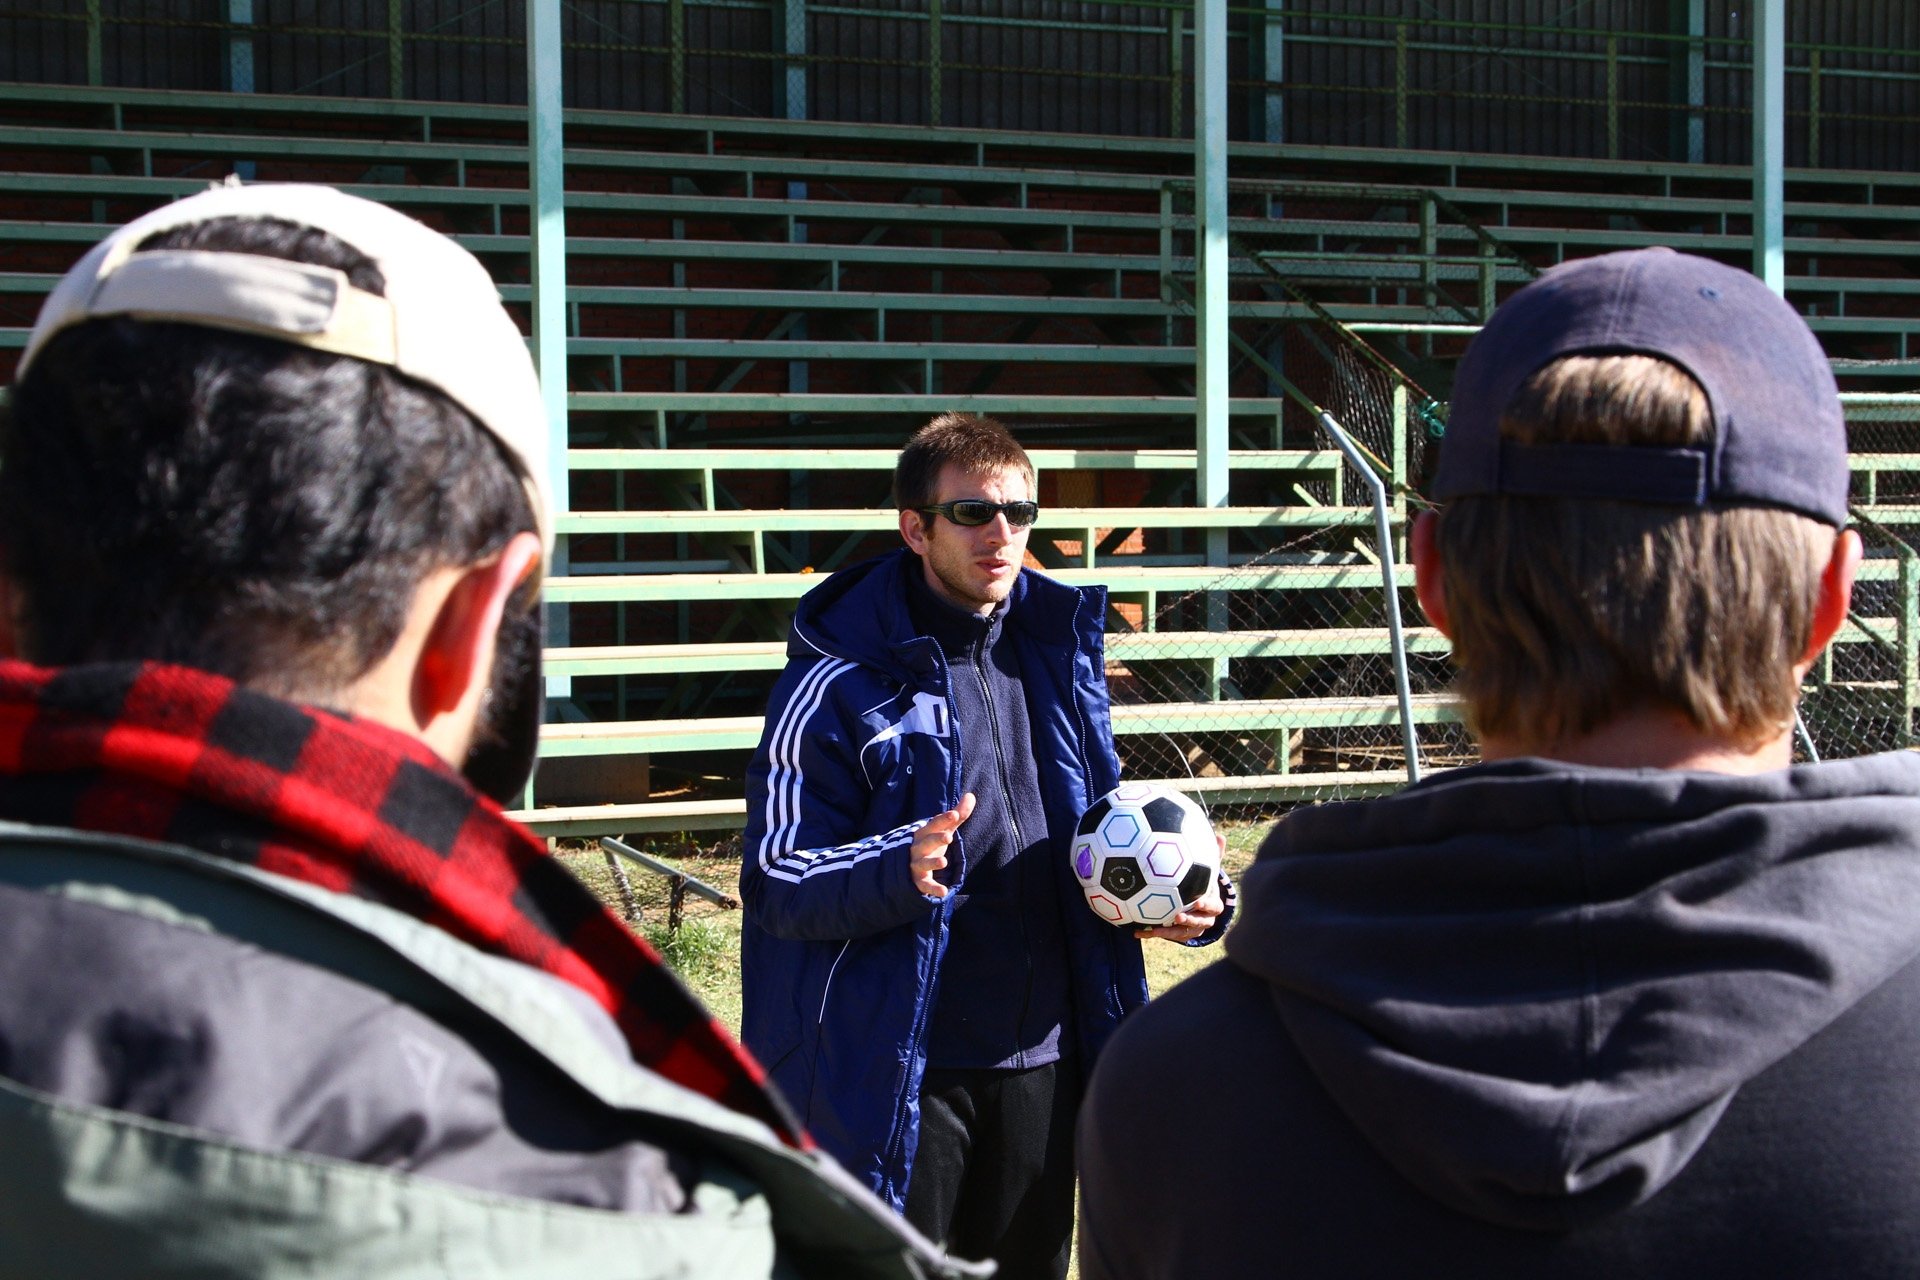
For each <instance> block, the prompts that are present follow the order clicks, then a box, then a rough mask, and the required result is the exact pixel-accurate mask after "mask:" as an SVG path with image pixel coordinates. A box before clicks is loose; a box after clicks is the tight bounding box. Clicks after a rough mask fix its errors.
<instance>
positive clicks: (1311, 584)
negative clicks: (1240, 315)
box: [1108, 324, 1474, 806]
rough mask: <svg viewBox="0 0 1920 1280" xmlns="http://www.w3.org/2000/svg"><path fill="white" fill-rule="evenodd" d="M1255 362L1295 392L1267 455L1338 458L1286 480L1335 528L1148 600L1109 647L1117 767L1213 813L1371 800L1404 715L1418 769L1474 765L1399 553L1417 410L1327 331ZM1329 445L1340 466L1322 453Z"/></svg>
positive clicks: (1279, 544)
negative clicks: (1341, 438) (1166, 784)
mask: <svg viewBox="0 0 1920 1280" xmlns="http://www.w3.org/2000/svg"><path fill="white" fill-rule="evenodd" d="M1263 359H1264V360H1265V361H1266V363H1267V364H1268V365H1269V366H1270V367H1271V368H1272V369H1273V370H1274V371H1275V372H1277V373H1281V376H1283V377H1284V379H1285V381H1286V383H1287V384H1288V386H1289V388H1290V392H1289V394H1291V395H1294V396H1296V400H1294V401H1290V402H1289V403H1288V406H1287V409H1286V412H1285V413H1284V414H1283V415H1282V418H1281V423H1280V428H1279V432H1278V435H1279V441H1278V442H1279V443H1280V444H1281V445H1282V446H1283V447H1285V448H1290V449H1308V450H1318V451H1325V452H1326V453H1329V454H1334V455H1335V456H1337V457H1339V458H1340V463H1339V466H1338V467H1337V468H1335V469H1332V470H1329V471H1324V472H1319V473H1316V478H1314V479H1312V480H1308V481H1300V482H1296V483H1294V484H1293V485H1292V493H1291V495H1290V501H1291V503H1292V504H1295V505H1298V506H1302V507H1316V508H1323V509H1325V513H1326V514H1329V515H1331V516H1333V517H1335V518H1332V519H1329V520H1328V522H1326V523H1324V524H1322V525H1320V526H1319V527H1314V528H1311V529H1295V530H1291V531H1288V532H1287V533H1286V534H1285V535H1284V536H1280V537H1278V538H1275V539H1272V540H1270V541H1269V542H1267V543H1265V544H1258V543H1252V542H1249V543H1248V544H1247V545H1246V546H1244V547H1237V548H1236V554H1235V555H1234V556H1233V557H1232V559H1233V560H1234V561H1235V563H1233V564H1232V565H1230V566H1226V567H1223V568H1222V569H1221V570H1220V573H1219V576H1218V577H1217V579H1215V580H1214V581H1212V582H1210V583H1209V584H1208V585H1207V586H1206V587H1205V588H1204V589H1202V590H1198V591H1193V592H1189V593H1184V594H1181V595H1179V596H1177V597H1174V598H1171V599H1164V600H1157V601H1155V602H1153V607H1152V608H1151V610H1150V611H1147V612H1144V613H1142V614H1141V615H1140V616H1139V617H1138V618H1137V619H1128V622H1129V623H1130V624H1131V625H1130V626H1129V628H1128V629H1127V630H1123V631H1120V632H1118V633H1116V634H1113V635H1110V636H1109V659H1110V661H1109V675H1108V679H1109V685H1110V687H1111V688H1112V691H1113V698H1114V703H1115V713H1114V723H1115V728H1116V731H1117V733H1116V737H1117V740H1118V742H1119V744H1120V750H1121V754H1122V757H1123V764H1124V766H1125V768H1126V772H1127V773H1128V775H1129V776H1134V777H1151V778H1159V779H1169V780H1174V781H1179V782H1181V783H1182V784H1183V785H1184V786H1186V787H1188V788H1190V789H1191V790H1193V791H1194V792H1195V793H1196V794H1197V795H1198V796H1199V798H1201V799H1202V800H1203V801H1207V802H1209V803H1211V804H1213V805H1216V806H1217V805H1254V804H1257V805H1279V804H1290V803H1297V802H1302V801H1313V800H1325V799H1336V798H1342V797H1348V796H1357V795H1365V794H1372V793H1376V792H1380V791H1385V790H1390V789H1392V788H1394V787H1397V786H1399V785H1402V784H1404V783H1405V781H1406V780H1407V778H1408V776H1409V771H1408V762H1407V752H1406V746H1405V744H1406V737H1405V728H1404V726H1403V716H1410V718H1411V720H1412V723H1413V735H1414V739H1415V741H1416V743H1417V751H1418V757H1419V763H1420V764H1421V765H1422V766H1423V767H1425V768H1436V767H1440V768H1444V767H1449V766H1452V765H1456V764H1460V763H1465V762H1468V761H1470V760H1472V759H1473V758H1474V747H1473V744H1472V742H1471V740H1470V739H1469V738H1468V737H1467V735H1466V734H1465V732H1464V730H1463V728H1462V726H1461V725H1460V724H1459V722H1458V718H1457V714H1456V712H1455V709H1454V707H1453V705H1452V702H1451V700H1450V699H1449V698H1448V697H1447V695H1446V692H1445V690H1446V684H1447V680H1448V672H1447V668H1446V661H1445V659H1446V653H1447V649H1448V646H1447V642H1446V640H1445V638H1444V637H1442V636H1441V635H1440V634H1439V633H1438V632H1437V631H1435V630H1434V629H1433V628H1431V627H1429V626H1427V625H1426V624H1425V620H1424V619H1423V618H1422V616H1421V615H1420V612H1419V609H1418V606H1417V604H1416V603H1415V601H1414V599H1413V591H1412V573H1411V569H1410V567H1409V565H1408V561H1407V556H1406V546H1405V535H1406V523H1407V516H1408V511H1409V508H1410V504H1412V505H1413V506H1415V507H1417V505H1418V502H1419V500H1418V498H1417V497H1413V496H1412V495H1411V494H1410V491H1409V489H1408V486H1407V483H1406V479H1407V477H1408V476H1409V475H1410V474H1418V473H1419V472H1420V471H1421V470H1422V468H1423V467H1424V465H1425V454H1426V451H1427V449H1428V448H1429V443H1428V430H1427V425H1426V418H1424V417H1423V415H1422V413H1421V412H1420V410H1421V408H1422V406H1421V404H1420V402H1419V401H1418V399H1417V398H1416V395H1415V394H1414V393H1411V392H1410V391H1409V390H1408V388H1407V385H1406V383H1405V381H1404V380H1402V379H1397V378H1396V377H1395V376H1394V375H1393V374H1392V372H1391V371H1390V367H1389V366H1388V365H1386V363H1385V362H1384V361H1382V360H1380V359H1379V358H1377V357H1374V356H1370V355H1369V353H1368V352H1367V351H1366V350H1365V349H1364V348H1362V347H1361V346H1359V345H1357V344H1355V343H1353V342H1351V341H1347V340H1345V339H1343V338H1342V337H1340V336H1339V335H1337V334H1333V333H1330V332H1328V331H1326V330H1325V327H1324V326H1319V325H1307V324H1293V325H1287V326H1283V327H1282V328H1281V329H1279V330H1278V331H1276V332H1275V333H1274V334H1272V335H1271V336H1270V340H1269V341H1268V342H1267V343H1266V345H1265V348H1264V355H1263ZM1309 406H1313V407H1309ZM1316 408H1317V410H1319V411H1324V414H1325V418H1326V419H1331V423H1329V422H1327V421H1326V420H1325V419H1323V418H1322V417H1321V416H1320V413H1319V412H1316ZM1340 432H1344V433H1345V434H1346V435H1347V436H1348V437H1349V443H1350V445H1351V447H1352V449H1353V452H1352V453H1351V454H1350V455H1342V454H1339V453H1337V452H1336V450H1337V449H1338V447H1339V442H1338V441H1337V440H1336V438H1335V437H1336V435H1337V434H1338V433H1340ZM1370 480H1377V481H1379V482H1380V483H1379V485H1378V488H1379V492H1380V495H1381V500H1382V502H1383V504H1384V508H1385V510H1384V512H1376V509H1375V505H1374V487H1373V486H1372V485H1370V484H1369V481H1370ZM1382 515H1384V522H1385V524H1386V526H1387V529H1388V537H1387V541H1386V546H1385V547H1384V548H1383V547H1382V544H1381V537H1380V527H1381V523H1382ZM1383 552H1384V554H1383ZM1389 565H1391V566H1392V569H1393V580H1394V585H1393V587H1392V588H1391V589H1392V591H1393V592H1394V593H1395V596H1394V598H1393V602H1394V603H1395V604H1397V606H1398V614H1399V616H1398V618H1395V617H1394V616H1393V613H1394V610H1393V609H1392V608H1390V605H1389V595H1388V590H1389V588H1388V585H1387V581H1388V579H1387V574H1388V567H1389ZM1396 630H1397V631H1398V635H1399V641H1400V643H1399V646H1398V647H1399V650H1400V653H1401V654H1402V655H1403V658H1404V663H1405V672H1406V679H1405V693H1406V695H1407V697H1406V699H1405V701H1404V702H1403V701H1402V698H1401V692H1402V690H1401V681H1400V679H1399V674H1398V670H1397V662H1396V653H1395V651H1396V645H1395V633H1396Z"/></svg>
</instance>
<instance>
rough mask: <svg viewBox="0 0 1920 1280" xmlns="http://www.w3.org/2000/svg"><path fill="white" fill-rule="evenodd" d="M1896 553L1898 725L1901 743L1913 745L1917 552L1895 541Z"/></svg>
mask: <svg viewBox="0 0 1920 1280" xmlns="http://www.w3.org/2000/svg"><path fill="white" fill-rule="evenodd" d="M1894 549H1895V550H1896V551H1897V552H1898V553H1899V555H1900V621H1899V624H1898V626H1899V635H1898V642H1899V645H1900V712H1901V716H1900V728H1901V744H1900V745H1902V746H1912V745H1913V731H1914V730H1913V716H1914V710H1915V704H1916V702H1920V554H1915V552H1914V550H1913V549H1912V548H1911V547H1909V546H1907V545H1906V544H1905V543H1903V542H1895V543H1894Z"/></svg>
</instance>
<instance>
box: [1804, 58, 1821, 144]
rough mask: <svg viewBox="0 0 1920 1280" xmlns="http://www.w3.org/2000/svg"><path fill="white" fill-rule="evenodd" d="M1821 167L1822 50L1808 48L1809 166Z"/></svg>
mask: <svg viewBox="0 0 1920 1280" xmlns="http://www.w3.org/2000/svg"><path fill="white" fill-rule="evenodd" d="M1819 167H1820V51H1819V50H1818V49H1809V50H1807V168H1809V169H1818V168H1819Z"/></svg>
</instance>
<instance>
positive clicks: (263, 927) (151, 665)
mask: <svg viewBox="0 0 1920 1280" xmlns="http://www.w3.org/2000/svg"><path fill="white" fill-rule="evenodd" d="M546 432H547V426H546V422H545V418H544V414H543V410H542V405H541V400H540V397H539V394H538V388H537V385H536V383H535V379H534V374H533V368H532V364H531V361H530V360H529V358H528V355H527V351H526V347H525V343H524V341H523V339H522V338H521V336H520V334H519V332H518V330H517V328H516V327H515V325H514V323H513V321H512V320H511V318H510V317H509V316H508V315H507V313H506V312H505V310H504V309H503V308H502V306H501V305H500V302H499V298H498V294H497V293H496V291H495V289H494V287H493V284H492V281H491V280H490V279H489V278H488V276H487V274H486V272H485V271H484V270H483V269H482V268H481V267H480V265H479V263H478V262H476V261H475V260H474V259H473V258H472V257H471V256H470V255H468V254H467V253H466V252H465V251H464V250H462V249H460V248H459V247H457V246H456V245H455V244H453V242H452V241H450V240H448V239H446V238H445V237H443V236H441V235H439V234H438V233H436V232H434V231H432V230H430V229H429V228H427V227H425V226H423V225H421V224H420V223H417V222H414V221H413V220H411V219H409V218H406V217H404V216H402V215H400V214H398V213H395V212H394V211H392V210H390V209H387V208H384V207H382V206H380V205H377V204H373V203H371V202H368V201H365V200H361V199H358V198H355V197H352V196H348V195H344V194H342V193H340V192H338V191H334V190H331V189H327V188H321V187H306V186H259V187H231V186H229V187H223V188H217V189H215V190H212V191H209V192H207V193H205V194H202V195H199V196H195V197H192V198H190V199H187V200H183V201H180V202H179V203H177V204H173V205H170V206H167V207H166V208H163V209H160V210H158V211H156V212H154V213H152V214H149V215H147V216H145V217H143V218H140V219H138V220H136V221H135V222H133V223H131V224H129V225H128V226H126V227H123V228H121V229H120V230H118V231H117V232H115V233H114V234H113V235H111V236H109V237H108V238H107V239H106V240H105V241H103V242H102V243H101V244H99V245H98V246H96V247H95V248H94V249H93V250H92V251H91V252H90V253H88V254H87V256H86V257H85V258H84V259H83V260H82V261H81V262H80V263H79V265H78V266H76V267H75V268H74V269H73V270H72V271H71V272H69V273H68V275H67V276H66V277H65V278H64V279H63V280H62V281H61V282H60V284H59V285H58V287H57V288H56V289H55V290H54V292H53V293H52V294H51V295H50V296H49V298H48V300H47V303H46V306H45V308H44V309H43V311H42V313H41V316H40V319H39V322H38V324H37V325H36V326H35V328H34V330H33V333H32V335H31V337H30V339H29V342H28V345H27V348H26V351H25V353H24V355H23V356H22V359H21V363H20V370H19V375H18V378H17V381H16V383H15V385H14V387H13V388H12V393H11V397H10V400H9V402H8V404H7V406H6V409H5V413H4V417H0V970H3V971H4V972H5V973H6V974H7V980H6V981H5V982H4V983H0V1151H5V1152H6V1159H5V1160H0V1273H5V1274H34V1275H42V1276H45V1275H79V1274H89V1275H96V1274H108V1273H124V1272H128V1271H137V1272H138V1273H139V1274H142V1275H149V1276H154V1275H169V1276H171V1275H188V1274H192V1275H207V1274H236V1275H239V1274H244V1275H254V1276H268V1275H276V1276H277V1275H291V1274H300V1275H310V1274H320V1273H327V1274H342V1275H345V1274H359V1275H397V1274H406V1275H409V1276H412V1275H442V1274H445V1275H461V1276H466V1275H480V1274H484V1275H489V1276H543V1277H544V1276H568V1275H616V1274H617V1275H627V1276H634V1275H668V1274H671V1275H714V1276H722V1275H724V1276H744V1275H767V1274H772V1273H774V1272H775V1271H776V1270H777V1271H779V1272H780V1273H781V1274H789V1273H792V1272H793V1271H795V1270H797V1271H799V1272H800V1273H811V1274H822V1275H836V1276H837V1275H875V1276H880V1275H901V1276H906V1275H918V1274H923V1273H924V1272H925V1271H928V1270H932V1271H935V1272H939V1271H942V1270H945V1269H946V1267H947V1264H946V1263H945V1261H944V1259H941V1258H940V1257H939V1256H938V1255H937V1254H935V1253H934V1252H932V1251H931V1250H930V1249H929V1248H928V1247H927V1246H926V1245H925V1243H924V1242H923V1241H921V1240H919V1239H918V1238H917V1237H915V1236H913V1235H912V1233H911V1232H910V1231H907V1230H905V1229H903V1228H902V1227H900V1226H899V1225H898V1224H897V1223H896V1222H895V1220H894V1219H893V1217H892V1215H891V1214H890V1213H888V1212H887V1211H886V1210H885V1209H884V1208H882V1207H881V1206H880V1205H879V1204H878V1203H877V1202H875V1201H873V1200H872V1199H871V1197H868V1196H867V1195H866V1194H865V1193H864V1191H863V1190H861V1189H860V1188H859V1187H857V1186H856V1185H855V1184H854V1183H853V1182H852V1180H851V1179H849V1178H848V1177H847V1176H846V1175H845V1174H844V1173H843V1172H842V1171H840V1170H839V1169H838V1167H837V1166H835V1165H833V1164H832V1163H831V1162H830V1161H827V1160H825V1159H823V1158H822V1157H820V1156H819V1155H818V1154H817V1153H816V1151H815V1150H814V1149H813V1147H812V1144H811V1143H810V1141H809V1140H808V1139H807V1137H806V1135H805V1133H804V1132H803V1131H801V1130H800V1128H799V1127H798V1125H797V1124H796V1123H795V1122H794V1121H793V1119H792V1117H791V1115H790V1113H789V1112H788V1111H787V1109H786V1107H785V1106H784V1104H783V1103H781V1102H780V1100H779V1099H778V1096H777V1095H776V1094H775V1093H774V1092H773V1091H772V1090H771V1089H769V1088H768V1087H767V1085H766V1084H765V1082H764V1078H763V1076H762V1074H761V1072H760V1069H759V1068H758V1066H757V1065H756V1064H754V1063H753V1061H752V1060H751V1059H750V1058H749V1057H748V1056H747V1055H746V1054H745V1053H744V1052H743V1051H741V1050H740V1049H739V1048H738V1046H737V1045H736V1044H735V1043H734V1042H733V1041H732V1040H731V1039H730V1038H729V1037H728V1036H727V1034H726V1033H725V1032H724V1031H723V1030H721V1029H720V1028H719V1027H718V1026H717V1025H716V1024H715V1023H714V1022H713V1020H712V1019H711V1018H710V1017H709V1016H708V1015H707V1014H706V1012H705V1011H704V1010H702V1009H701V1008H700V1007H699V1005H698V1004H697V1003H696V1002H695V1001H694V1000H693V999H692V998H691V997H689V996H688V995H687V994H686V993H685V991H684V990H683V989H682V988H681V987H680V986H679V985H678V984H677V983H676V982H675V981H674V979H673V978H672V976H671V975H670V974H669V973H668V972H667V971H666V970H665V969H664V968H663V967H662V966H661V964H660V963H659V960H658V958H657V957H656V956H655V955H654V954H653V953H652V952H651V951H650V950H649V949H648V948H647V947H646V946H645V944H644V943H642V942H641V941H640V940H638V939H637V938H635V937H634V936H633V935H632V934H631V933H629V932H628V931H627V930H626V928H625V927H624V926H623V925H622V924H621V922H620V921H619V920H618V919H617V918H615V917H613V916H611V915H609V914H608V913H607V911H606V910H605V909H604V908H603V907H602V906H601V905H600V904H599V903H598V902H597V901H596V900H595V899H594V898H593V896H592V895H591V894H590V893H589V892H587V890H585V889H584V888H583V887H582V886H580V885H579V884H578V883H577V882H576V881H574V880H573V879H572V878H571V877H570V876H569V875H568V874H567V873H566V871H565V870H564V869H563V868H561V867H560V866H559V865H558V864H557V863H555V862H554V861H552V860H551V859H550V858H549V857H548V856H547V853H546V850H545V848H544V846H543V845H542V844H541V842H540V841H538V840H536V839H534V838H533V837H532V836H530V835H529V834H528V833H527V832H526V831H525V830H523V829H522V828H520V827H518V826H516V825H515V824H513V823H511V822H509V821H508V820H507V819H506V818H505V817H503V816H502V814H501V811H500V808H499V805H498V803H496V802H497V801H499V800H502V799H505V798H507V797H510V796H512V795H514V794H515V793H516V792H517V791H518V790H519V788H520V787H521V786H522V785H523V784H524V782H525V780H526V778H527V776H528V774H529V771H530V769H531V767H532V763H533V752H534V746H535V743H536V739H537V734H538V726H539V719H540V705H539V688H540V684H539V663H540V626H539V614H538V608H539V591H540V580H541V570H542V567H543V565H544V563H545V558H546V556H547V553H548V551H549V549H550V548H551V546H552V541H553V520H554V512H553V504H552V500H551V496H550V494H549V493H548V490H547V485H546V483H545V478H544V472H543V466H542V461H543V459H544V458H545V456H546Z"/></svg>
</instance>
